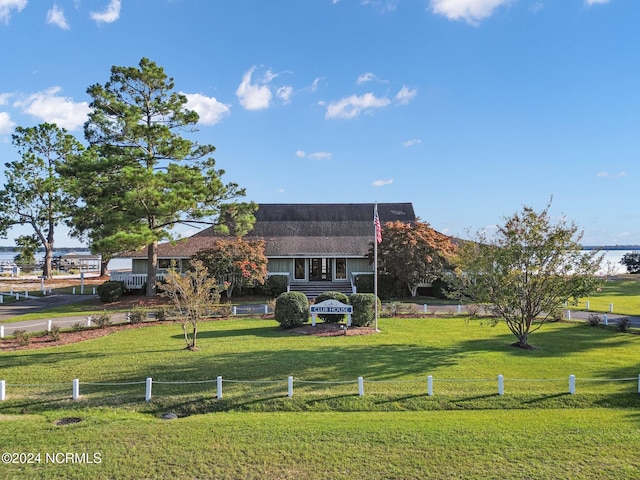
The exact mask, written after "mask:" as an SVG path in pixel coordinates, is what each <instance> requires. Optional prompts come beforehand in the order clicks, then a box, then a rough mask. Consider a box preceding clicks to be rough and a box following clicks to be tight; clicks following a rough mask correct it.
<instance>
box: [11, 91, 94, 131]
mask: <svg viewBox="0 0 640 480" xmlns="http://www.w3.org/2000/svg"><path fill="white" fill-rule="evenodd" d="M61 91H62V89H61V88H60V87H51V88H49V89H47V90H44V91H42V92H37V93H34V94H31V95H29V96H28V97H26V98H21V99H20V100H16V101H15V102H14V103H13V106H14V107H18V108H21V109H22V110H23V111H24V112H25V113H28V114H29V115H33V116H34V117H37V118H39V119H41V120H43V121H45V122H49V123H55V124H57V125H58V126H59V127H62V128H66V129H67V130H76V129H77V128H79V127H81V126H82V124H84V122H86V121H87V115H88V114H89V111H90V109H89V104H88V103H87V102H80V103H78V102H74V101H73V100H72V99H71V98H68V97H61V96H58V93H60V92H61Z"/></svg>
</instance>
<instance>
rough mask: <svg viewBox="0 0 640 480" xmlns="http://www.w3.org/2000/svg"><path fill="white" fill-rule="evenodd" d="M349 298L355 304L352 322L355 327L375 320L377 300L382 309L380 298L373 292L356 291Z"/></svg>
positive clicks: (379, 308) (379, 307)
mask: <svg viewBox="0 0 640 480" xmlns="http://www.w3.org/2000/svg"><path fill="white" fill-rule="evenodd" d="M349 300H350V302H351V305H353V315H352V316H351V324H352V325H353V326H354V327H365V326H367V325H371V324H372V323H373V322H374V321H375V303H374V302H375V301H377V302H378V310H379V311H380V310H382V305H381V303H380V299H377V298H376V296H375V295H374V294H372V293H354V294H353V295H351V296H350V297H349Z"/></svg>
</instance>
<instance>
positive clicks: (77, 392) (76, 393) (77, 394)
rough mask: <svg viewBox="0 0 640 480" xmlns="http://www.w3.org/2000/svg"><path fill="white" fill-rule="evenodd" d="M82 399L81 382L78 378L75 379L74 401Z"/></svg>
mask: <svg viewBox="0 0 640 480" xmlns="http://www.w3.org/2000/svg"><path fill="white" fill-rule="evenodd" d="M79 397H80V380H79V379H77V378H74V379H73V399H74V400H78V398H79Z"/></svg>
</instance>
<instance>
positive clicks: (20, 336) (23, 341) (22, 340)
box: [13, 330, 31, 347]
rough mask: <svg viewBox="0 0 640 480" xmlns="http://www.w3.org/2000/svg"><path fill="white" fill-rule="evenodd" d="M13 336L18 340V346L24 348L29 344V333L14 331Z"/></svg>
mask: <svg viewBox="0 0 640 480" xmlns="http://www.w3.org/2000/svg"><path fill="white" fill-rule="evenodd" d="M13 336H14V337H15V339H16V340H18V345H20V346H22V347H26V346H27V345H29V344H30V343H31V333H29V332H27V331H26V330H15V331H14V332H13Z"/></svg>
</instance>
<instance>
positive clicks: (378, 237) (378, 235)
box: [373, 205, 382, 243]
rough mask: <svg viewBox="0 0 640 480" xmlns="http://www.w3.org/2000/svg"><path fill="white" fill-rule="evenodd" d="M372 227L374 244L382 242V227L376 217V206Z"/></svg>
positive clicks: (378, 218)
mask: <svg viewBox="0 0 640 480" xmlns="http://www.w3.org/2000/svg"><path fill="white" fill-rule="evenodd" d="M373 225H374V226H375V228H376V242H378V243H380V242H382V227H381V226H380V217H378V206H377V205H376V209H375V212H374V213H373Z"/></svg>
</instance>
